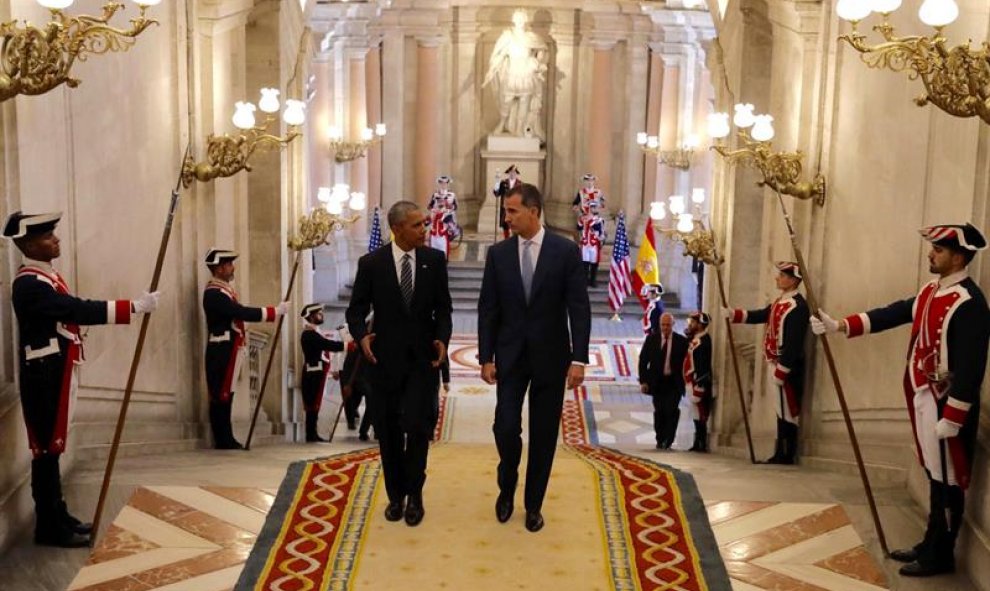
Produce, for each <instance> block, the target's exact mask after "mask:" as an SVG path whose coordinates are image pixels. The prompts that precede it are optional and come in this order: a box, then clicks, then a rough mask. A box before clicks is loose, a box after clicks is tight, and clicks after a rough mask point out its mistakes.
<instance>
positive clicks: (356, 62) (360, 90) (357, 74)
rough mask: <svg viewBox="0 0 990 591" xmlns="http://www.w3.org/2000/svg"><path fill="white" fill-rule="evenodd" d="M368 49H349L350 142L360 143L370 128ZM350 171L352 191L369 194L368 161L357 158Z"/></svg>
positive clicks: (348, 117)
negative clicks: (366, 59)
mask: <svg viewBox="0 0 990 591" xmlns="http://www.w3.org/2000/svg"><path fill="white" fill-rule="evenodd" d="M367 55H368V49H367V48H366V47H349V48H348V49H347V67H348V82H349V84H348V88H347V127H346V131H345V132H344V137H345V138H346V139H347V140H348V141H352V142H353V141H358V140H359V139H360V138H361V133H362V132H363V131H364V129H365V128H366V127H368V103H367V93H366V86H365V80H366V76H365V69H366V64H365V58H366V57H367ZM349 168H350V170H349V171H348V173H349V174H348V177H349V182H348V184H349V185H350V186H351V191H355V192H361V193H365V194H367V193H368V159H367V158H355V159H354V160H352V161H351V162H350V167H349Z"/></svg>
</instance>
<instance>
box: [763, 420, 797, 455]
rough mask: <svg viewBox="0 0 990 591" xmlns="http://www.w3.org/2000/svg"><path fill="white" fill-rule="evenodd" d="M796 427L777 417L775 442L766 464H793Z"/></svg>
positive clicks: (795, 447)
mask: <svg viewBox="0 0 990 591" xmlns="http://www.w3.org/2000/svg"><path fill="white" fill-rule="evenodd" d="M797 447H798V426H797V425H795V424H794V423H789V422H787V421H785V420H784V419H781V418H780V417H777V442H776V445H775V447H774V450H773V456H771V457H770V459H769V460H767V461H768V462H772V463H775V464H793V463H794V460H795V458H796V457H797Z"/></svg>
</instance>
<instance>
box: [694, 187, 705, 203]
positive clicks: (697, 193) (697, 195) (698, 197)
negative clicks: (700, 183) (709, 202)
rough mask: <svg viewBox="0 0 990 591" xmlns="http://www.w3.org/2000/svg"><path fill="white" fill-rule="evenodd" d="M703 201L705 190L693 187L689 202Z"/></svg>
mask: <svg viewBox="0 0 990 591" xmlns="http://www.w3.org/2000/svg"><path fill="white" fill-rule="evenodd" d="M704 202H705V190H704V189H699V188H694V189H692V190H691V203H697V204H698V205H701V204H702V203H704Z"/></svg>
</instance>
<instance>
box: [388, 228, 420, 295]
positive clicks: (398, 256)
mask: <svg viewBox="0 0 990 591" xmlns="http://www.w3.org/2000/svg"><path fill="white" fill-rule="evenodd" d="M407 254H408V255H409V257H410V259H409V265H410V268H411V269H412V286H413V289H416V249H415V248H414V249H412V250H410V251H408V252H406V251H404V250H402V249H401V248H399V245H398V244H396V243H395V241H394V240H393V241H392V258H393V259H395V278H396V279H397V280H398V282H399V287H401V286H402V257H404V256H405V255H407Z"/></svg>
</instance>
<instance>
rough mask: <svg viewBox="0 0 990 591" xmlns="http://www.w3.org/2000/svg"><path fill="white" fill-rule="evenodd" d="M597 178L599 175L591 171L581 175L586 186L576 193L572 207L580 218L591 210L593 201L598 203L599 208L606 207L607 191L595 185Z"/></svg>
mask: <svg viewBox="0 0 990 591" xmlns="http://www.w3.org/2000/svg"><path fill="white" fill-rule="evenodd" d="M597 180H598V177H596V176H595V175H593V174H591V173H590V172H588V173H585V175H584V176H582V177H581V182H582V183H584V186H583V187H581V189H580V190H579V191H578V192H577V194H575V195H574V201H572V202H571V209H573V210H574V211H575V212H576V213H577V215H578V218H579V219H580V217H581V216H583V215H584V214H586V213H588V212H590V211H591V204H592V203H597V204H598V209H599V210H603V209H605V193H604V192H603V191H602V190H601V189H599V188H598V187H596V186H595V182H596V181H597Z"/></svg>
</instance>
